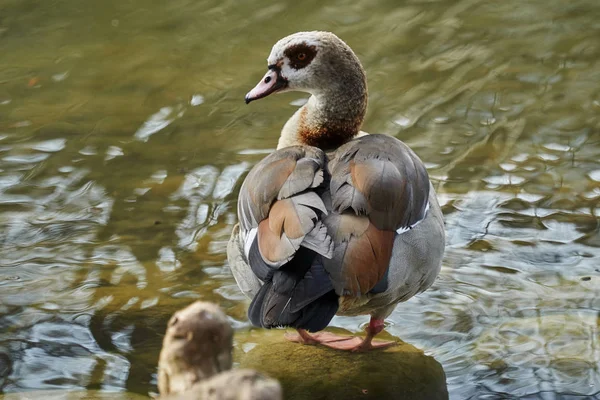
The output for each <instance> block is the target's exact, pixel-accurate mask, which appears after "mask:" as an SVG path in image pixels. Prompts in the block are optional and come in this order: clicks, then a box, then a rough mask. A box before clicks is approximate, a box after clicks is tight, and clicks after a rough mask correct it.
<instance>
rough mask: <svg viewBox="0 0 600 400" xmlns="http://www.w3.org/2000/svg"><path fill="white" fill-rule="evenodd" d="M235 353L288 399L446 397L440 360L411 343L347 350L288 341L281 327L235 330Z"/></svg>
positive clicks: (413, 399) (432, 399) (242, 364)
mask: <svg viewBox="0 0 600 400" xmlns="http://www.w3.org/2000/svg"><path fill="white" fill-rule="evenodd" d="M235 341H236V346H235V347H236V350H235V353H234V358H235V360H236V361H237V362H239V368H252V369H256V370H258V371H261V372H263V373H265V374H268V375H269V376H271V377H272V378H276V379H278V380H279V381H280V382H281V385H282V386H283V392H284V399H286V400H300V399H302V400H304V399H311V400H318V399H329V400H330V399H344V400H346V399H348V400H350V399H411V400H416V399H427V400H437V399H447V398H448V390H447V387H446V376H445V374H444V370H443V368H442V366H441V365H440V364H439V363H438V362H437V361H436V360H435V359H434V358H432V357H429V356H426V355H425V354H424V353H423V352H422V351H421V350H418V349H417V348H415V347H414V346H412V345H410V344H407V343H403V342H399V343H398V345H397V346H394V347H391V348H388V349H386V350H377V351H371V352H368V353H350V352H345V351H339V350H333V349H329V348H326V347H323V346H308V345H301V344H297V343H291V342H288V341H286V340H285V339H284V337H283V331H281V330H272V331H266V330H250V331H245V332H244V331H242V332H237V333H236V336H235Z"/></svg>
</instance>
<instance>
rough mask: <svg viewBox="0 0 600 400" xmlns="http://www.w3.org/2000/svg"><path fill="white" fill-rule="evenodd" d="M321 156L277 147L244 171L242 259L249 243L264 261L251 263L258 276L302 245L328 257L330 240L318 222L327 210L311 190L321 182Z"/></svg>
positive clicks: (310, 150) (301, 148) (298, 148)
mask: <svg viewBox="0 0 600 400" xmlns="http://www.w3.org/2000/svg"><path fill="white" fill-rule="evenodd" d="M324 166H325V154H324V153H323V152H322V151H321V150H319V149H317V148H315V147H309V146H293V147H287V148H285V149H281V150H278V151H276V152H274V153H272V154H270V155H269V156H267V157H265V158H264V159H263V160H262V161H261V162H259V163H258V164H257V165H256V166H255V167H254V168H252V170H251V171H250V173H249V174H248V176H247V177H246V179H245V180H244V183H243V185H242V188H241V190H240V195H239V199H238V216H239V219H240V226H241V232H242V235H243V240H244V249H245V253H246V257H247V258H248V259H250V258H251V257H256V256H257V254H254V255H251V250H252V244H253V243H254V242H255V241H256V242H257V250H258V252H259V254H258V255H260V259H262V261H263V263H260V262H254V263H251V267H252V269H253V271H254V269H255V266H256V271H254V272H255V274H256V275H257V276H258V277H259V278H260V279H262V280H264V278H265V274H266V273H268V269H265V268H278V267H280V266H282V265H284V264H285V263H287V262H288V261H289V260H291V259H292V257H293V256H294V254H295V253H296V252H297V251H298V249H299V247H300V246H301V245H302V246H303V247H306V248H308V249H311V250H313V251H315V252H316V253H318V254H321V255H323V256H325V257H331V254H332V250H333V249H332V243H331V238H330V237H329V236H328V235H327V228H326V227H325V226H324V225H323V223H322V222H321V219H322V218H321V217H322V215H325V214H327V210H326V209H325V204H324V203H323V200H322V199H321V198H320V196H319V195H318V194H317V193H316V191H315V189H317V188H319V186H321V184H322V183H323V169H324Z"/></svg>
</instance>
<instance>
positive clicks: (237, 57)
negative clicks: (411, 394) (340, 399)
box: [0, 0, 600, 399]
mask: <svg viewBox="0 0 600 400" xmlns="http://www.w3.org/2000/svg"><path fill="white" fill-rule="evenodd" d="M599 12H600V5H598V4H597V2H596V1H595V0H581V1H577V2H563V1H559V0H552V1H549V2H546V1H541V0H539V1H538V0H534V1H529V2H520V1H517V0H510V1H507V2H492V1H487V0H448V1H437V2H436V1H433V2H421V1H407V2H401V3H398V2H392V1H384V0H382V1H378V2H375V3H374V2H372V1H366V0H364V1H362V0H361V1H353V2H350V1H346V0H336V1H333V2H328V4H322V3H321V2H316V1H309V3H306V2H304V3H300V2H291V1H280V2H278V3H277V4H271V3H269V2H267V1H263V0H255V1H252V2H243V3H240V2H235V1H233V0H229V1H220V2H216V1H212V0H207V1H200V2H191V1H187V0H175V1H170V2H164V3H163V4H149V3H148V2H142V1H139V0H134V1H130V2H118V1H113V0H108V1H103V2H87V3H86V5H85V6H83V5H81V4H79V3H77V2H74V1H72V0H59V1H55V2H33V1H30V0H5V1H4V2H2V3H1V4H0V52H1V53H2V54H3V58H2V63H1V64H0V213H1V214H0V389H1V391H3V392H5V393H11V392H18V391H23V390H34V389H35V390H38V389H39V390H46V389H57V388H60V389H90V390H92V389H100V390H118V391H124V390H128V391H132V392H138V393H148V392H149V391H152V390H155V386H154V385H155V367H156V363H157V358H158V352H159V346H160V340H161V335H162V333H163V332H164V327H165V324H166V321H167V319H168V317H169V316H170V314H171V313H172V312H173V311H174V310H175V309H177V308H181V307H183V306H185V305H187V304H188V303H189V302H190V301H192V300H193V299H197V298H201V299H207V300H212V301H216V302H218V303H220V304H221V305H222V307H223V308H224V309H225V310H226V311H227V313H228V314H229V315H230V317H231V320H232V323H233V324H234V325H235V327H236V328H238V329H242V330H244V331H245V330H246V329H247V328H248V322H247V320H246V317H245V310H246V304H245V301H244V299H243V298H242V297H241V295H240V293H239V291H238V290H237V287H236V286H235V283H234V281H233V278H232V277H231V275H230V273H229V270H228V267H227V265H226V261H225V259H226V257H225V247H226V242H227V239H228V236H229V234H230V231H231V228H232V226H233V224H234V223H235V220H236V217H235V199H236V194H237V190H238V189H239V185H240V180H241V178H243V176H245V173H246V172H247V171H248V170H249V168H250V167H251V166H252V165H253V164H254V163H256V162H257V161H258V160H260V159H261V158H262V157H264V155H265V154H266V153H268V152H269V151H270V150H271V149H272V148H273V147H274V146H275V143H276V139H277V136H278V132H279V129H280V127H281V126H282V124H283V122H284V121H285V120H286V119H287V118H288V117H289V115H291V113H292V112H293V111H294V110H295V108H296V107H298V106H299V105H301V104H302V102H303V101H304V100H305V97H306V96H303V95H301V94H285V95H280V96H277V97H274V98H269V99H266V100H263V102H260V103H256V104H254V103H253V104H252V105H251V106H245V105H244V104H243V95H244V94H245V92H246V90H247V89H248V88H250V87H252V86H253V84H254V83H255V81H256V79H258V78H259V77H260V76H261V74H262V73H263V72H264V68H265V63H264V60H265V57H266V56H267V54H268V51H269V49H270V46H271V45H272V44H273V43H274V42H275V41H276V40H277V39H279V38H280V37H282V36H284V35H286V34H288V33H290V32H293V31H298V30H303V29H314V28H320V29H328V30H333V31H335V32H336V33H337V34H339V35H340V36H341V37H343V38H344V39H345V40H347V41H348V42H349V44H350V45H351V46H352V47H353V48H354V49H355V50H356V52H357V54H358V55H359V57H360V58H361V60H362V61H363V63H364V66H365V68H366V70H367V73H368V77H369V88H370V105H369V111H368V115H367V120H366V123H365V127H364V128H365V130H367V131H370V132H380V133H388V134H391V135H395V136H397V137H399V138H401V139H403V140H404V141H406V142H407V143H408V144H410V145H411V146H412V147H413V148H414V149H415V151H416V152H417V153H418V154H419V155H420V156H421V157H422V158H423V160H424V161H425V162H426V163H427V166H428V168H429V172H430V175H431V176H432V178H433V179H434V181H435V185H436V187H437V188H438V192H439V193H440V200H441V203H442V204H443V209H444V213H445V215H446V223H447V231H448V248H447V253H446V259H445V262H444V266H443V270H442V273H441V276H440V277H439V279H438V280H437V281H436V283H435V285H434V286H433V288H432V289H431V290H429V291H428V292H426V293H424V294H422V295H420V296H418V297H417V298H414V299H411V300H410V301H409V302H407V303H405V304H402V305H400V306H399V307H398V308H397V309H396V311H395V312H394V313H393V314H392V316H391V317H390V318H389V320H388V322H389V327H388V332H389V333H391V334H393V335H395V336H398V337H400V338H402V339H403V340H405V341H407V342H409V343H412V344H414V345H415V346H417V347H419V348H421V349H424V350H425V351H426V353H427V354H429V355H432V356H433V357H434V358H435V359H436V360H437V361H438V362H439V363H440V364H441V365H442V367H443V369H444V372H445V375H446V381H447V386H448V392H449V393H450V397H451V398H456V399H466V398H473V399H476V398H477V399H484V398H500V397H502V396H504V397H502V398H509V395H510V396H520V397H523V398H527V399H534V398H540V399H541V398H544V399H546V398H558V394H562V395H564V397H563V398H569V399H575V398H585V396H598V394H599V393H600V369H599V363H600V343H599V341H598V340H599V339H598V338H599V337H600V332H599V330H600V267H599V266H600V251H599V250H598V248H599V247H600V233H599V218H600V211H599V209H598V201H599V199H600V161H599V160H600V118H599V115H600V90H599V89H598V82H599V81H600V39H599V37H600V36H599V35H598V31H599V29H600V25H599V24H598V19H597V18H596V16H597V15H598V13H599ZM249 33H251V34H249ZM365 322H366V321H365V318H336V319H335V320H334V325H336V326H338V327H342V328H345V329H348V330H350V331H359V330H360V329H362V326H363V324H364V323H365ZM257 346H258V349H259V350H260V348H261V347H260V346H261V344H260V343H258V344H257ZM588 398H589V397H588Z"/></svg>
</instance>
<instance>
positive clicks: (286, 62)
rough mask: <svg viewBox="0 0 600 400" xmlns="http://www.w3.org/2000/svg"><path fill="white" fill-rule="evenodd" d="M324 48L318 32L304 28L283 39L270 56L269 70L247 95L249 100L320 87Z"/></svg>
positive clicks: (309, 90) (313, 89) (247, 100)
mask: <svg viewBox="0 0 600 400" xmlns="http://www.w3.org/2000/svg"><path fill="white" fill-rule="evenodd" d="M320 50H321V42H320V41H319V38H318V32H300V33H295V34H293V35H290V36H287V37H285V38H283V39H281V40H280V41H279V42H277V43H276V44H275V46H273V49H272V50H271V54H270V55H269V58H268V59H267V63H268V69H269V71H268V72H267V73H266V74H265V76H264V77H263V78H262V79H261V81H260V82H259V83H258V85H256V86H255V87H254V89H252V90H251V91H250V92H248V94H247V95H246V103H249V102H251V101H252V100H258V99H261V98H263V97H266V96H268V95H270V94H272V93H277V92H284V91H291V90H298V91H303V92H309V93H313V92H314V91H315V90H316V89H318V87H319V85H318V84H319V82H318V79H319V75H320V74H319V73H318V71H317V64H318V60H319V55H320Z"/></svg>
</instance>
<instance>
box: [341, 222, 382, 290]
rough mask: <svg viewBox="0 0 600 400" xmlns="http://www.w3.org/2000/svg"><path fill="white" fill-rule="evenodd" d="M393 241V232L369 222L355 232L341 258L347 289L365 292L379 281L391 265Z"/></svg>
mask: <svg viewBox="0 0 600 400" xmlns="http://www.w3.org/2000/svg"><path fill="white" fill-rule="evenodd" d="M393 244H394V232H391V231H384V230H379V229H377V228H376V227H375V226H374V225H373V224H369V226H368V228H367V230H366V231H365V233H364V234H363V235H361V236H359V237H356V236H353V237H352V238H351V239H350V241H349V243H348V247H347V249H346V253H345V255H344V259H343V261H342V274H343V276H344V278H345V281H346V284H345V289H347V290H349V291H350V292H352V293H360V294H365V293H367V292H368V291H369V290H371V289H372V288H373V287H374V286H375V285H376V284H377V282H379V281H380V280H381V279H382V278H383V275H384V274H385V271H386V270H387V268H388V265H389V262H390V257H391V255H392V246H393Z"/></svg>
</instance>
